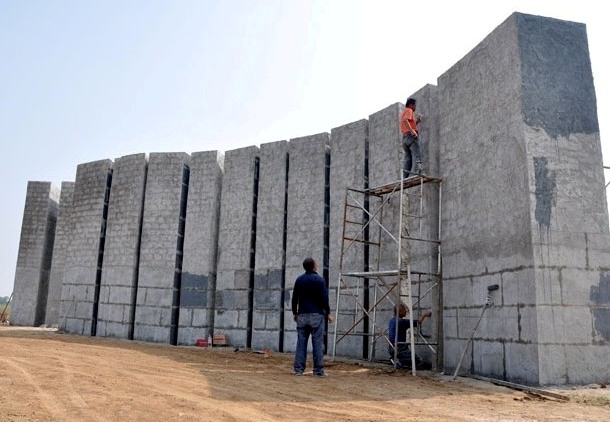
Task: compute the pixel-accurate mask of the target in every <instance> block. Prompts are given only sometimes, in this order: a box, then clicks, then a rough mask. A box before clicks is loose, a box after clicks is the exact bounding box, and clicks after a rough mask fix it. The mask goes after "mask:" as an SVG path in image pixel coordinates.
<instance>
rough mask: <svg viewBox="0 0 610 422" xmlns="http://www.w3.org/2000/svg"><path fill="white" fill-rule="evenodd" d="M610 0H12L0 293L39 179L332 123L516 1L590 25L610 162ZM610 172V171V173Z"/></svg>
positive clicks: (0, 36) (5, 5)
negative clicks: (30, 186)
mask: <svg viewBox="0 0 610 422" xmlns="http://www.w3.org/2000/svg"><path fill="white" fill-rule="evenodd" d="M606 7H607V6H604V3H603V2H601V1H599V0H595V1H593V0H591V1H589V0H580V1H578V2H574V1H558V0H555V1H542V0H538V1H534V0H528V1H516V0H506V1H503V0H494V1H480V2H478V1H469V0H462V1H451V0H448V1H436V0H426V1H420V2H417V1H406V0H396V1H389V0H387V1H384V0H371V1H359V0H345V1H340V0H336V1H333V0H326V1H322V0H283V1H282V0H256V1H255V0H216V1H209V0H172V1H170V0H165V1H159V0H120V1H110V0H105V1H94V0H87V1H82V0H0V142H2V151H3V153H4V160H3V165H2V166H1V168H0V176H1V178H2V180H1V184H0V185H1V189H2V191H1V198H2V207H1V208H0V229H1V231H0V296H9V295H10V293H11V291H12V289H13V283H14V275H15V267H16V263H17V251H18V248H19V236H20V229H21V221H22V218H23V207H24V203H25V194H26V187H27V182H28V181H33V180H35V181H50V182H53V183H54V184H56V185H57V186H59V185H60V183H61V182H62V181H73V180H74V177H75V174H76V167H77V165H78V164H80V163H85V162H89V161H95V160H100V159H105V158H109V159H115V158H118V157H121V156H123V155H127V154H132V153H140V152H145V153H151V152H166V151H184V152H188V153H191V152H195V151H209V150H218V151H221V152H224V151H228V150H232V149H236V148H241V147H245V146H249V145H260V144H261V143H266V142H274V141H279V140H289V139H291V138H294V137H299V136H306V135H312V134H316V133H320V132H327V131H330V130H331V129H332V128H334V127H337V126H341V125H343V124H346V123H350V122H353V121H356V120H360V119H363V118H368V116H369V115H370V114H372V113H375V112H376V111H379V110H381V109H382V108H385V107H387V106H389V105H390V104H393V103H396V102H404V101H405V99H406V97H407V96H408V95H409V94H412V93H413V92H415V91H417V90H418V89H420V88H421V87H423V86H424V85H426V84H433V85H436V81H437V78H438V77H439V76H440V75H442V74H443V73H444V72H445V71H446V70H448V69H449V68H450V67H451V66H452V65H453V64H455V63H456V62H457V61H459V60H460V59H461V58H462V57H463V56H464V55H466V54H467V53H468V52H469V51H470V50H472V49H473V48H474V47H475V46H476V45H477V44H478V43H480V42H481V41H482V40H483V39H484V38H485V37H486V36H487V35H488V34H489V33H491V32H492V31H493V30H494V29H495V28H496V27H497V26H498V25H500V24H501V23H502V22H504V20H506V18H508V17H509V16H510V14H512V13H513V12H523V13H529V14H533V15H541V16H547V17H552V18H557V19H564V20H569V21H574V22H580V23H584V24H586V25H587V34H588V38H589V52H590V57H591V63H592V68H593V77H594V83H595V88H596V94H597V111H598V119H599V124H600V132H601V140H602V148H603V153H604V157H606V158H605V159H604V163H605V165H610V138H609V136H610V115H609V113H610V58H609V57H608V53H607V51H608V47H607V46H606V47H604V43H605V42H607V41H606V40H608V39H610V29H609V27H610V24H609V22H610V14H608V13H606V12H605V9H606ZM607 176H608V174H607Z"/></svg>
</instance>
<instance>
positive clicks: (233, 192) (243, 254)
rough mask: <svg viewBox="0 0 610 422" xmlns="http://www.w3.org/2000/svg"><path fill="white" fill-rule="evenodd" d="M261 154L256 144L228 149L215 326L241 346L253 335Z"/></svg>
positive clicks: (220, 224)
mask: <svg viewBox="0 0 610 422" xmlns="http://www.w3.org/2000/svg"><path fill="white" fill-rule="evenodd" d="M258 154H259V149H258V148H257V147H247V148H241V149H237V150H232V151H228V152H227V153H226V155H225V174H224V177H223V182H222V194H221V195H222V201H221V205H220V220H219V228H218V230H219V232H218V233H219V234H218V263H217V265H218V267H217V278H216V301H215V309H214V326H215V327H214V329H215V333H216V332H218V333H219V334H225V335H228V336H229V341H230V342H231V344H234V345H236V346H240V347H245V346H246V345H247V344H248V343H249V342H250V341H251V335H252V332H251V321H252V311H253V310H252V306H251V303H252V300H253V297H252V289H253V285H254V274H253V271H254V268H253V259H254V252H255V249H254V248H255V243H254V240H255V239H254V230H256V206H257V192H258V176H259V155H258Z"/></svg>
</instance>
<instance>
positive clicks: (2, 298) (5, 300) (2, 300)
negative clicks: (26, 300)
mask: <svg viewBox="0 0 610 422" xmlns="http://www.w3.org/2000/svg"><path fill="white" fill-rule="evenodd" d="M8 299H9V297H8V296H0V305H6V304H7V303H8ZM1 311H2V309H0V312H1Z"/></svg>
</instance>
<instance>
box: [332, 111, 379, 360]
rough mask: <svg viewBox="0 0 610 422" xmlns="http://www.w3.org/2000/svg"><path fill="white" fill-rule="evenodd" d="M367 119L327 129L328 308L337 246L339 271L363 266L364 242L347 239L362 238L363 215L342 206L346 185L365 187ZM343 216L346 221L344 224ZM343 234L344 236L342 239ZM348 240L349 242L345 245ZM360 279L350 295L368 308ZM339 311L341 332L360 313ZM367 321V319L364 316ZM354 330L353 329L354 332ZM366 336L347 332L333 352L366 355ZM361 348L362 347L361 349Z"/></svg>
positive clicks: (336, 274)
mask: <svg viewBox="0 0 610 422" xmlns="http://www.w3.org/2000/svg"><path fill="white" fill-rule="evenodd" d="M368 131H369V127H368V121H367V120H359V121H357V122H353V123H348V124H346V125H344V126H340V127H338V128H334V129H332V130H331V132H330V151H331V162H330V226H329V229H330V230H329V234H330V236H329V245H328V248H329V252H330V261H329V267H330V271H329V274H330V278H329V283H330V285H331V287H332V289H331V290H332V291H331V297H332V304H333V306H332V308H333V309H336V308H337V306H336V301H337V299H336V290H337V285H338V282H339V268H340V261H341V255H342V254H341V249H342V247H343V248H344V251H345V252H344V253H343V272H346V271H364V270H365V259H364V257H365V251H366V249H365V244H364V243H363V242H352V241H351V240H350V239H360V240H365V237H366V236H365V234H366V233H365V230H364V225H363V224H364V215H363V212H362V210H360V209H358V208H347V209H346V208H345V194H346V189H347V188H348V187H349V188H355V189H361V190H363V189H365V188H366V187H367V183H368V180H367V177H368V174H367V170H368V168H367V167H365V160H366V158H367V157H366V154H367V152H368ZM344 217H345V218H346V220H348V221H353V222H354V223H348V224H346V225H345V233H344V224H343V220H344ZM343 236H345V238H346V240H345V241H343ZM348 244H349V245H350V246H348ZM354 281H355V282H356V283H354V285H356V284H358V283H357V282H360V283H361V284H360V290H359V291H358V292H356V291H352V293H353V294H354V295H355V296H354V297H359V299H358V300H359V301H360V302H361V303H363V304H365V306H366V307H367V308H368V303H369V300H368V295H367V296H366V297H365V295H364V292H365V290H364V289H363V285H364V280H363V279H356V280H354ZM340 308H341V309H340V311H341V312H340V313H339V314H338V318H337V320H336V325H337V331H338V332H342V331H343V332H345V331H346V330H349V329H351V328H352V327H353V326H354V323H355V321H357V320H359V319H360V318H362V317H364V315H363V312H362V311H361V310H359V309H358V310H357V309H356V307H355V306H353V303H350V304H349V305H347V306H344V307H343V306H340ZM367 321H368V319H367ZM363 327H364V325H362V326H361V327H359V329H358V330H356V332H360V333H362V334H364V333H365V332H370V331H369V330H365V331H362V329H363ZM354 334H355V333H354ZM367 344H368V342H367V337H365V336H364V335H348V336H347V337H345V338H344V339H343V340H342V341H340V342H339V343H338V344H337V349H336V353H337V354H339V355H347V356H350V355H351V356H353V357H362V356H363V355H366V352H364V351H363V350H366V348H367ZM363 348H364V349H363Z"/></svg>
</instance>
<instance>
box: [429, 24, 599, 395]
mask: <svg viewBox="0 0 610 422" xmlns="http://www.w3.org/2000/svg"><path fill="white" fill-rule="evenodd" d="M566 57H570V60H566ZM438 92H439V100H438V104H439V109H440V114H439V121H440V140H441V142H440V144H441V145H440V147H441V149H440V168H441V173H442V177H443V179H444V180H445V182H444V191H443V228H444V232H443V233H444V234H443V265H444V267H443V274H444V288H443V297H444V329H445V351H444V356H445V365H446V367H447V368H454V367H455V366H456V365H457V361H458V359H459V356H460V351H461V350H462V349H463V348H464V347H465V345H466V342H467V340H468V338H469V337H470V336H471V335H472V330H473V325H474V323H475V321H476V320H477V319H478V318H479V316H480V314H481V313H482V312H483V309H484V308H483V305H484V303H485V301H486V296H487V287H488V286H491V285H494V284H497V285H498V286H499V287H500V288H499V290H498V291H494V292H492V293H491V300H492V301H493V302H494V306H493V307H491V308H489V309H488V310H487V311H486V313H485V316H484V318H483V320H482V322H481V326H480V328H479V329H478V330H477V332H476V333H475V334H474V341H473V346H472V347H471V348H470V349H468V353H467V355H466V359H465V362H464V369H465V370H470V371H472V372H475V373H481V374H486V375H489V376H493V377H497V378H501V379H508V380H511V381H516V382H524V383H530V384H549V383H586V382H597V381H601V380H604V379H607V377H608V375H609V372H608V369H609V368H608V365H607V362H606V361H604V360H603V359H599V356H600V355H601V354H602V353H603V352H602V351H603V350H606V351H607V350H608V343H607V341H608V338H607V337H606V334H607V332H606V333H604V330H603V329H602V330H599V328H600V325H597V326H596V324H595V322H596V318H597V317H598V315H599V314H597V315H596V312H597V310H599V309H607V307H608V300H607V297H604V296H603V295H599V296H597V295H595V294H592V293H593V292H594V291H595V292H599V291H601V290H602V289H603V287H602V286H604V285H605V284H604V283H605V281H604V280H606V278H607V271H608V265H609V264H608V262H609V261H608V257H610V255H608V252H609V249H608V247H609V245H610V243H609V242H608V215H607V208H606V202H605V195H604V194H603V193H602V192H603V185H604V178H603V173H602V161H601V147H600V141H599V129H598V126H597V116H596V112H595V94H594V89H593V80H592V77H591V69H590V62H589V55H588V50H587V40H586V32H585V27H584V25H582V24H577V23H573V22H565V21H559V20H554V19H547V18H541V17H537V16H530V15H521V14H514V15H512V16H511V17H510V18H508V19H507V20H506V21H505V22H504V23H503V24H502V25H500V26H499V27H498V28H497V29H496V30H495V31H494V32H493V33H492V34H490V35H489V36H488V37H487V38H486V39H485V40H484V41H483V42H482V43H481V44H479V45H478V46H477V47H476V48H475V49H473V50H472V51H471V52H470V53H469V54H468V55H467V56H466V57H464V58H463V59H462V60H461V61H460V62H458V63H457V64H456V65H455V66H453V67H452V68H451V69H450V70H449V71H447V72H446V73H445V74H444V75H442V76H441V77H440V78H439V84H438ZM466 98H467V100H465V99H466ZM491 210H494V211H491ZM590 237H593V238H595V239H596V240H595V242H594V243H595V244H596V245H597V246H596V247H595V252H594V255H595V256H596V257H597V258H599V257H600V254H605V256H606V258H605V260H599V259H596V260H595V262H594V263H592V262H591V261H589V258H588V255H589V254H588V242H589V238H590ZM604 238H605V239H606V240H604V241H601V239H604ZM602 244H603V245H605V246H601V245H602ZM604 251H605V252H604ZM600 320H602V321H604V320H607V319H604V317H602V318H601V319H600ZM604 324H606V323H605V322H603V323H601V327H604Z"/></svg>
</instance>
